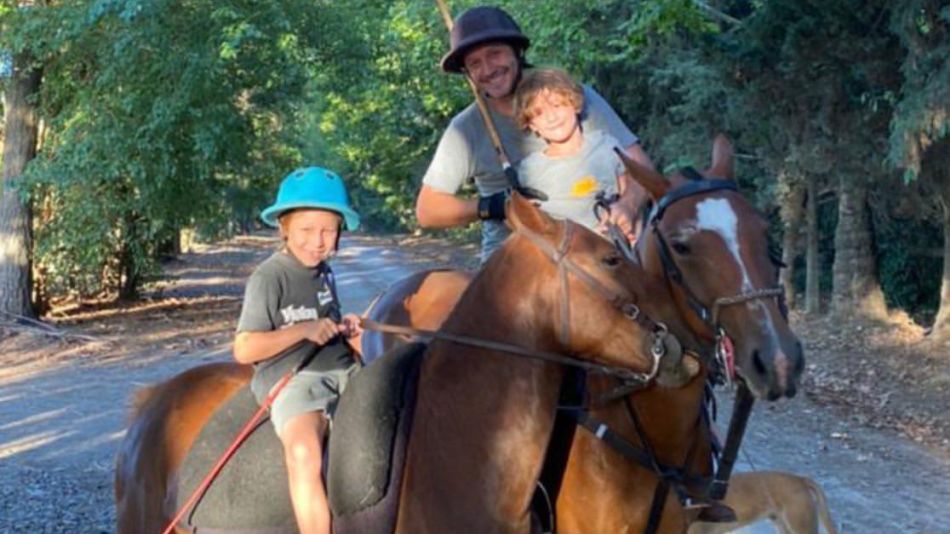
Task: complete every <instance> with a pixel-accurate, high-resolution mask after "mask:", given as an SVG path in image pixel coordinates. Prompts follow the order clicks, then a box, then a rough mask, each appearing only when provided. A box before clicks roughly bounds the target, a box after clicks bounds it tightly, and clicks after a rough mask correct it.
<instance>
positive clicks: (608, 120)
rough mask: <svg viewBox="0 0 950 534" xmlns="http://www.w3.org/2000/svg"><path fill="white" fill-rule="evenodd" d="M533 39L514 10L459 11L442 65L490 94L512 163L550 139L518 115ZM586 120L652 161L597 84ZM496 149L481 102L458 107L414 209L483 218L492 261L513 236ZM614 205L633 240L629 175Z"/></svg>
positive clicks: (448, 223) (486, 252) (434, 223)
mask: <svg viewBox="0 0 950 534" xmlns="http://www.w3.org/2000/svg"><path fill="white" fill-rule="evenodd" d="M529 45H530V40H529V39H528V38H527V37H526V36H525V35H524V34H523V33H522V32H521V28H520V27H519V26H518V24H517V23H516V22H515V21H514V20H513V19H512V18H511V16H510V15H508V13H506V12H505V11H503V10H501V9H499V8H497V7H489V6H479V7H474V8H472V9H469V10H467V11H465V12H463V13H462V14H461V15H459V16H458V17H457V18H456V19H455V24H454V26H453V28H452V32H451V50H449V52H448V53H447V54H446V55H445V56H444V57H443V58H442V70H443V71H445V72H449V73H457V74H463V75H465V76H468V77H469V78H471V80H472V81H473V82H474V84H475V86H476V87H477V88H478V90H479V91H481V92H482V94H483V95H484V96H485V100H486V102H487V108H488V110H489V113H490V115H491V117H492V119H493V121H494V123H495V126H496V128H497V130H498V136H499V138H500V139H501V143H502V146H503V147H504V150H505V152H506V154H507V155H508V158H509V159H510V161H511V164H512V165H517V164H518V162H519V161H520V160H521V159H523V158H524V157H525V156H527V155H528V154H531V153H533V152H535V151H538V150H542V149H543V148H544V147H545V142H544V140H543V139H541V138H539V137H537V136H535V135H534V134H532V133H530V132H526V131H524V130H522V129H520V128H519V127H518V125H517V124H516V122H515V119H514V105H513V104H514V92H515V88H516V87H517V85H518V82H519V81H520V79H521V75H522V71H523V70H524V69H525V68H526V67H528V66H529V65H528V64H527V62H526V61H525V58H524V53H525V50H526V49H527V48H528V46H529ZM583 90H584V101H585V105H584V109H583V110H582V112H581V127H582V128H583V129H584V130H586V131H595V130H599V131H603V132H605V133H607V134H609V135H611V136H613V137H614V138H616V139H617V140H618V141H619V142H620V144H621V146H623V147H625V150H626V152H627V153H628V154H629V155H630V156H631V157H632V158H633V159H634V160H636V161H638V162H640V163H642V164H645V165H648V166H650V167H651V168H652V167H653V163H652V162H651V161H650V158H649V157H648V156H647V155H646V153H645V152H644V151H643V149H642V148H641V146H640V144H639V139H638V138H637V136H636V135H634V134H633V132H631V131H630V129H629V128H627V127H626V126H625V125H624V124H623V121H621V120H620V117H618V116H617V114H616V112H614V110H613V109H611V107H610V105H609V104H607V102H606V101H605V100H604V98H603V97H602V96H600V95H599V94H598V93H597V92H596V91H594V89H593V88H591V87H589V86H584V87H583ZM468 181H474V183H475V187H476V188H477V190H478V195H479V196H478V198H473V199H468V198H462V197H459V196H457V193H458V190H459V188H460V187H461V186H462V184H463V183H465V182H468ZM509 186H510V184H509V183H508V180H507V177H506V176H505V174H504V172H503V170H502V167H501V164H500V163H499V160H498V156H497V154H496V152H495V149H494V147H493V146H492V144H491V140H490V138H489V136H488V131H487V129H486V127H485V124H484V122H483V120H482V118H481V116H480V115H479V112H478V109H477V106H476V105H475V103H472V104H471V105H470V106H468V107H467V108H465V109H464V110H463V111H462V112H460V113H459V114H458V115H456V116H455V117H454V118H453V119H452V121H451V123H450V124H449V127H448V128H447V129H446V131H445V132H444V133H443V134H442V139H441V140H440V141H439V146H438V148H437V149H436V152H435V155H434V156H433V158H432V162H431V163H430V164H429V168H428V170H427V171H426V174H425V176H424V177H423V180H422V189H421V190H420V191H419V196H418V197H417V198H416V217H417V218H418V220H419V224H420V225H421V226H423V227H427V228H447V227H454V226H464V225H467V224H470V223H472V222H473V221H476V220H482V253H481V261H482V263H484V262H485V261H487V259H488V257H489V256H490V255H491V253H492V252H493V251H494V250H495V249H497V248H498V247H499V246H500V245H501V243H502V241H504V239H505V238H506V237H507V236H508V233H509V231H508V229H507V227H506V226H505V224H504V218H505V201H506V200H507V195H508V192H507V191H508V188H509ZM621 192H622V197H621V199H620V201H619V202H617V203H616V204H615V205H614V207H613V208H612V209H611V215H610V216H611V222H613V223H614V224H615V225H617V226H618V227H619V228H620V230H621V231H622V232H623V233H624V234H625V235H626V236H627V238H628V239H631V241H633V240H634V239H635V237H636V236H635V234H634V232H635V230H634V227H635V225H634V224H633V223H634V214H635V212H636V210H637V208H638V207H639V205H640V203H641V202H642V201H643V199H644V195H643V192H642V189H641V188H640V187H639V186H638V185H636V184H635V183H633V182H632V181H630V180H626V181H625V183H624V184H622V191H621Z"/></svg>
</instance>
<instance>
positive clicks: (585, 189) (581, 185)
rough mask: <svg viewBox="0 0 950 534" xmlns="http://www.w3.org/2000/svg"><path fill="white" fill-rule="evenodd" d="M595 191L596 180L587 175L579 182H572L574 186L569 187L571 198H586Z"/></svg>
mask: <svg viewBox="0 0 950 534" xmlns="http://www.w3.org/2000/svg"><path fill="white" fill-rule="evenodd" d="M596 191H597V179H596V178H594V177H593V176H591V175H587V176H585V177H583V178H581V179H580V180H578V181H576V182H574V185H573V186H571V196H572V197H587V196H590V195H592V194H594V192H596Z"/></svg>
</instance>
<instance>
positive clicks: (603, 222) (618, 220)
mask: <svg viewBox="0 0 950 534" xmlns="http://www.w3.org/2000/svg"><path fill="white" fill-rule="evenodd" d="M600 213H601V218H600V226H598V227H597V231H598V232H600V233H601V234H603V235H608V230H607V228H608V226H609V225H613V226H615V227H616V228H617V229H618V230H620V233H622V234H623V236H624V237H625V238H626V239H627V241H629V242H630V243H631V244H633V243H636V242H637V237H638V234H637V224H636V222H635V215H634V214H633V213H632V212H631V210H630V208H629V206H627V205H626V204H625V203H623V202H616V201H615V202H613V203H611V204H610V205H609V206H608V207H607V210H606V211H601V212H600Z"/></svg>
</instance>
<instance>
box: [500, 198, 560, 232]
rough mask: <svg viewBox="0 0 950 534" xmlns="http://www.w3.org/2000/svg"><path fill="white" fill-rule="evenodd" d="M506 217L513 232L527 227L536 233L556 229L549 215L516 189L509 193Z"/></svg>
mask: <svg viewBox="0 0 950 534" xmlns="http://www.w3.org/2000/svg"><path fill="white" fill-rule="evenodd" d="M506 217H507V219H508V225H509V226H511V228H512V230H514V231H515V232H517V231H518V230H519V229H521V228H527V229H528V230H530V231H532V232H534V233H536V234H546V233H552V232H554V231H555V230H556V229H557V224H555V223H554V220H553V219H551V217H548V216H547V214H545V213H544V212H542V211H541V210H540V209H538V208H537V207H536V206H535V205H534V204H532V203H531V202H530V201H529V200H528V199H526V198H525V197H523V196H521V195H520V194H519V193H518V192H517V191H513V192H512V193H511V200H510V201H509V202H508V206H507V208H506Z"/></svg>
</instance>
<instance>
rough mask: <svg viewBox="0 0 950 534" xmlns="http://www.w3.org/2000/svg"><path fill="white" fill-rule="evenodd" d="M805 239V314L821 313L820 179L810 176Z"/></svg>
mask: <svg viewBox="0 0 950 534" xmlns="http://www.w3.org/2000/svg"><path fill="white" fill-rule="evenodd" d="M807 188H808V193H807V196H808V205H807V207H806V214H805V216H806V228H805V238H806V240H807V244H806V247H805V313H807V314H808V315H815V314H817V313H819V312H820V311H821V288H820V286H819V285H818V282H819V277H820V276H821V265H820V263H819V257H818V177H817V176H815V175H809V176H808V182H807Z"/></svg>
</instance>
